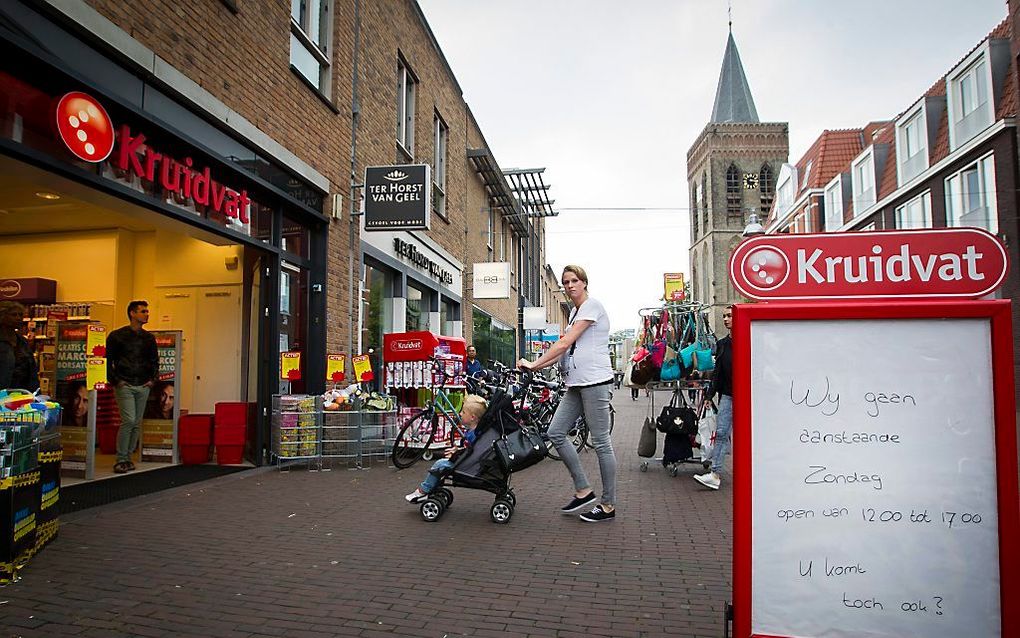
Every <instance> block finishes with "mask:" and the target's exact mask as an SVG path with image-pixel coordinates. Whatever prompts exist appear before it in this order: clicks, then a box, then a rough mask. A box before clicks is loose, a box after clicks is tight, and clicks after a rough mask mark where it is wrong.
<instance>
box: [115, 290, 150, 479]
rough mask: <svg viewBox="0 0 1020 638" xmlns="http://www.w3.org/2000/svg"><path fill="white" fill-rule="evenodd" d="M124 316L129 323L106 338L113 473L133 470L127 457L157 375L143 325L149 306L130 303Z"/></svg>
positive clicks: (147, 317)
mask: <svg viewBox="0 0 1020 638" xmlns="http://www.w3.org/2000/svg"><path fill="white" fill-rule="evenodd" d="M127 314H128V319H129V320H130V323H129V324H128V325H126V326H123V327H121V328H118V329H116V330H114V331H113V332H111V333H110V335H109V336H108V337H107V338H106V378H107V381H109V383H110V384H111V385H113V395H114V397H116V399H117V408H118V409H119V410H120V430H118V431H117V462H116V463H115V464H114V466H113V471H114V472H116V473H117V474H123V473H124V472H130V471H132V470H134V469H135V464H134V463H132V462H131V455H132V454H133V453H134V451H135V448H136V447H137V446H138V433H139V426H140V424H141V422H142V414H143V413H144V412H145V404H146V402H147V401H148V400H149V389H150V388H152V386H153V384H155V383H156V379H157V378H158V376H159V351H158V350H157V349H156V338H155V337H153V336H152V334H151V333H149V332H148V331H146V330H145V328H143V326H144V325H145V324H147V323H148V322H149V304H148V302H146V301H132V302H131V303H129V304H128V307H127Z"/></svg>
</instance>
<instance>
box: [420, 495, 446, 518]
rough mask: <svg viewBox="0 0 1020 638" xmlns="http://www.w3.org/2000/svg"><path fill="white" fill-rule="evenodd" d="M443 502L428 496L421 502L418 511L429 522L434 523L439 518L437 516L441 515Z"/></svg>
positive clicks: (443, 508)
mask: <svg viewBox="0 0 1020 638" xmlns="http://www.w3.org/2000/svg"><path fill="white" fill-rule="evenodd" d="M445 509H446V508H445V507H443V502H442V501H440V500H439V499H437V498H434V497H429V498H427V499H425V501H424V502H423V503H422V504H421V507H419V508H418V511H420V512H421V517H422V518H424V519H425V520H426V521H428V522H430V523H434V522H435V521H438V520H439V517H440V516H442V515H443V510H445Z"/></svg>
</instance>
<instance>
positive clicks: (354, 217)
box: [347, 0, 364, 381]
mask: <svg viewBox="0 0 1020 638" xmlns="http://www.w3.org/2000/svg"><path fill="white" fill-rule="evenodd" d="M360 52H361V0H355V1H354V60H353V62H354V64H353V66H354V70H353V72H352V79H351V185H350V191H349V199H350V215H349V222H350V223H349V234H348V237H349V239H348V245H349V247H350V250H349V252H348V254H347V271H348V274H349V275H350V278H349V281H348V293H349V294H348V297H347V325H348V329H347V352H348V353H349V355H350V356H351V357H353V356H354V355H355V354H356V353H360V351H361V335H360V333H359V335H358V339H357V340H355V338H354V332H355V329H356V328H358V329H360V327H361V325H360V318H361V286H360V285H358V284H357V283H355V282H356V281H360V280H361V271H362V270H363V269H364V256H363V255H362V253H361V245H360V244H357V243H355V242H356V240H357V232H356V230H357V229H356V226H357V225H358V224H360V222H359V217H360V213H359V212H358V199H357V197H356V196H355V192H356V191H357V189H358V188H361V187H363V186H364V185H363V184H358V168H357V151H358V123H359V122H360V120H361V104H360V102H359V97H358V61H359V57H360V56H359V54H360ZM355 253H357V255H358V269H357V271H355V270H354V255H355ZM355 297H357V298H358V312H354V298H355ZM355 346H357V350H355ZM351 365H352V368H351V377H352V378H353V377H354V368H353V363H352V364H351ZM355 381H358V380H357V379H355Z"/></svg>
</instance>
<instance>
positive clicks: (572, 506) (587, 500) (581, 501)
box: [560, 492, 595, 514]
mask: <svg viewBox="0 0 1020 638" xmlns="http://www.w3.org/2000/svg"><path fill="white" fill-rule="evenodd" d="M594 502H595V492H590V493H589V494H588V496H577V497H575V498H574V500H572V501H570V502H569V503H567V504H566V505H564V506H563V507H561V508H560V513H561V514H577V513H578V512H581V511H584V510H586V509H588V508H589V507H591V504H592V503H594Z"/></svg>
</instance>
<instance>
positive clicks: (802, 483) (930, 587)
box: [750, 319, 1020, 638]
mask: <svg viewBox="0 0 1020 638" xmlns="http://www.w3.org/2000/svg"><path fill="white" fill-rule="evenodd" d="M750 345H751V388H752V395H751V436H752V441H751V450H752V456H751V459H752V477H751V485H752V486H753V487H752V489H753V491H752V502H751V535H752V536H751V537H752V551H751V553H752V556H751V627H752V631H753V632H754V633H755V634H765V635H778V636H797V637H802V638H809V637H810V638H814V637H823V636H824V637H825V638H842V637H850V636H855V637H856V636H867V637H869V638H884V637H890V638H892V637H895V638H903V637H905V636H924V637H925V638H938V637H946V638H949V637H953V638H956V637H959V636H981V637H982V638H986V637H992V636H1000V635H1001V629H1000V598H999V551H998V519H997V504H996V494H997V483H996V463H995V440H994V433H995V429H994V420H993V404H992V359H991V356H992V353H991V327H990V322H989V320H987V319H889V320H884V319H883V320H853V321H831V320H812V321H753V322H752V323H751V344H750ZM1017 603H1018V604H1020V601H1017Z"/></svg>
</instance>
